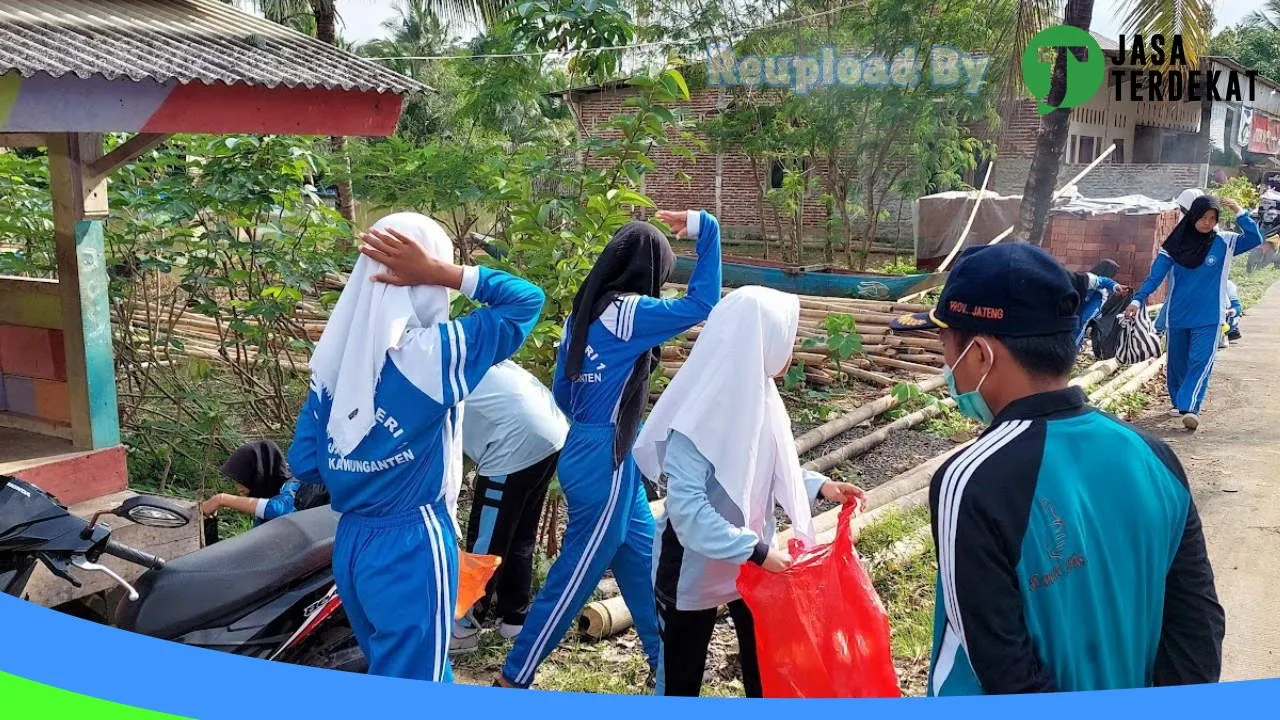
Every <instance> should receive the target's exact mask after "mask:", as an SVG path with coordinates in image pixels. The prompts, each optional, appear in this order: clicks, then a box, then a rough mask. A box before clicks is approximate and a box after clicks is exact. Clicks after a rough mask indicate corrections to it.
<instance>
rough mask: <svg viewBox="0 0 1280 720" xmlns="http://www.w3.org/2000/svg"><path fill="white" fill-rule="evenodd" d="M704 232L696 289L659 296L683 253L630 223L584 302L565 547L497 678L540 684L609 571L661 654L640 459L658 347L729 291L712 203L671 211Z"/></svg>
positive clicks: (575, 345) (577, 312)
mask: <svg viewBox="0 0 1280 720" xmlns="http://www.w3.org/2000/svg"><path fill="white" fill-rule="evenodd" d="M658 218H659V219H660V220H661V221H663V222H664V223H666V224H667V225H668V226H670V227H671V228H672V229H673V230H675V231H676V233H677V234H678V235H688V236H690V237H696V238H697V245H696V246H695V250H696V251H697V254H698V262H697V265H696V266H695V267H694V270H693V273H692V276H691V277H690V279H689V290H688V293H687V294H686V295H685V296H684V297H682V298H680V299H678V300H664V299H661V298H660V294H661V289H662V286H663V284H664V283H665V282H666V280H667V277H668V276H669V275H670V273H671V268H672V265H673V264H674V262H675V256H674V255H673V254H672V252H671V246H670V244H669V243H668V242H667V239H666V237H664V236H663V235H662V233H661V232H659V231H658V229H657V228H655V227H654V226H652V225H650V224H648V223H643V222H630V223H627V224H626V225H624V226H622V228H621V229H620V230H618V232H617V233H615V234H614V236H613V239H612V240H610V241H609V244H608V245H607V246H606V247H605V249H604V251H603V252H602V253H601V254H600V257H599V259H598V260H596V264H595V266H594V267H593V268H592V269H591V273H590V274H589V275H588V276H587V279H586V281H584V282H583V284H582V287H581V288H579V290H578V294H577V296H576V297H575V298H574V300H573V312H572V313H571V314H570V316H569V319H568V321H567V322H566V323H565V336H564V338H563V340H562V341H561V345H560V355H559V358H558V359H557V362H556V372H555V380H554V382H553V383H552V387H551V389H552V392H553V393H554V395H555V398H556V402H557V403H558V404H559V405H560V407H561V409H563V410H564V412H565V415H567V416H568V417H569V422H570V428H569V437H568V439H567V440H566V441H565V446H564V449H563V450H562V451H561V452H560V465H559V467H558V470H557V473H558V476H559V478H560V487H561V488H562V489H563V490H564V496H565V502H566V504H567V506H568V510H569V524H568V527H567V528H566V529H565V535H564V543H563V545H562V546H561V551H560V555H559V556H558V557H557V558H556V561H555V564H553V565H552V566H551V571H550V572H549V573H548V574H547V581H546V583H545V584H544V585H543V586H542V589H541V590H539V591H538V595H537V597H536V598H535V599H534V601H533V607H532V608H530V610H529V615H528V617H527V618H526V619H525V623H524V629H523V630H522V631H521V632H520V635H519V637H517V638H516V643H515V647H513V648H512V649H511V654H510V655H508V656H507V661H506V664H505V665H504V666H503V668H502V673H501V675H500V677H499V679H498V681H497V682H498V684H500V685H505V686H510V687H522V688H524V687H529V685H530V684H532V683H533V679H534V674H535V673H536V672H537V669H538V665H539V664H540V663H541V662H542V661H543V659H544V658H546V657H547V655H548V654H549V653H550V652H551V651H552V650H553V649H554V648H555V647H556V645H557V644H558V643H559V642H560V638H561V637H562V636H563V635H564V633H565V631H566V630H568V628H569V625H570V624H571V623H573V622H574V621H575V620H576V618H577V617H578V612H579V610H580V609H581V608H582V605H583V604H584V603H585V602H586V601H587V598H588V597H590V595H591V593H592V591H594V590H595V587H596V584H597V583H598V582H599V581H600V578H601V576H602V575H603V574H604V571H605V570H606V569H609V570H612V571H613V575H614V577H615V578H616V579H617V581H618V588H619V589H620V590H621V591H622V597H623V599H624V600H625V601H626V603H627V607H628V608H629V609H630V611H631V617H632V619H633V620H634V621H635V625H636V631H637V632H638V633H639V635H640V639H641V641H642V642H643V643H644V650H645V655H646V656H647V657H648V660H649V666H650V668H651V669H653V670H654V671H655V672H654V675H653V677H654V680H655V681H656V669H657V665H658V659H659V646H660V640H659V637H658V618H657V608H656V606H655V604H654V596H653V562H652V557H651V553H652V548H653V533H654V527H653V514H652V513H651V512H650V510H649V503H648V498H647V497H646V495H645V490H644V485H643V483H642V481H641V478H640V473H639V471H637V470H636V466H635V462H634V461H633V460H632V458H631V445H632V443H633V442H634V441H635V437H636V432H637V430H638V429H639V426H640V415H641V413H642V412H643V411H644V408H645V405H646V404H647V402H648V398H649V378H650V374H651V372H652V371H653V369H654V368H655V367H658V361H659V359H660V358H661V352H660V348H659V345H661V343H663V342H665V341H667V340H669V339H671V338H672V337H675V336H676V335H679V334H680V333H682V332H684V331H685V330H688V329H689V328H691V327H693V326H694V325H697V324H698V323H700V322H702V321H703V320H705V319H706V317H707V314H708V313H710V312H711V308H712V307H714V306H715V304H716V302H718V301H719V300H720V227H719V224H718V223H717V222H716V219H715V218H714V217H712V216H711V215H710V214H708V213H706V212H695V211H689V212H688V213H684V212H679V213H677V212H662V213H659V214H658Z"/></svg>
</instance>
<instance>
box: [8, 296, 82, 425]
mask: <svg viewBox="0 0 1280 720" xmlns="http://www.w3.org/2000/svg"><path fill="white" fill-rule="evenodd" d="M61 327H62V318H61V303H60V300H59V297H58V284H57V283H56V282H53V281H50V280H30V279H25V278H0V413H7V414H10V415H16V416H22V417H26V418H35V419H39V420H43V421H45V422H47V423H52V424H54V425H57V426H61V427H70V424H71V403H70V400H69V398H68V394H67V356H66V348H65V346H64V342H63V336H62V330H61Z"/></svg>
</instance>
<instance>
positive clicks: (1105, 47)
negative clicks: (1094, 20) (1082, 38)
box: [1089, 30, 1120, 53]
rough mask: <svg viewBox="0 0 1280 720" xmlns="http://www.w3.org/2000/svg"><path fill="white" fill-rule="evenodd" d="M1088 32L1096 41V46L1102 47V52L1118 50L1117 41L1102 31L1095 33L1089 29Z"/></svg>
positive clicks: (1118, 44)
mask: <svg viewBox="0 0 1280 720" xmlns="http://www.w3.org/2000/svg"><path fill="white" fill-rule="evenodd" d="M1089 34H1090V35H1092V36H1093V39H1094V40H1097V41H1098V47H1100V48H1102V51H1103V52H1109V53H1110V52H1120V43H1119V42H1117V41H1115V40H1112V39H1111V38H1109V37H1107V36H1106V35H1103V34H1102V33H1096V32H1094V31H1092V30H1090V31H1089Z"/></svg>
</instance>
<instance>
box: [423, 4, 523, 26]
mask: <svg viewBox="0 0 1280 720" xmlns="http://www.w3.org/2000/svg"><path fill="white" fill-rule="evenodd" d="M508 4H509V0H404V1H403V4H402V5H401V17H402V18H404V17H405V14H404V6H405V5H409V6H413V7H414V8H415V9H417V7H419V6H420V7H421V8H422V9H424V10H426V11H428V12H429V13H430V14H431V15H433V16H435V17H438V18H440V19H441V20H443V21H444V22H445V23H450V24H451V23H456V22H462V23H471V24H473V25H476V26H478V27H480V28H482V29H483V28H487V27H493V26H494V25H497V24H498V20H499V19H500V18H501V17H502V11H503V10H505V9H506V7H507V5H508Z"/></svg>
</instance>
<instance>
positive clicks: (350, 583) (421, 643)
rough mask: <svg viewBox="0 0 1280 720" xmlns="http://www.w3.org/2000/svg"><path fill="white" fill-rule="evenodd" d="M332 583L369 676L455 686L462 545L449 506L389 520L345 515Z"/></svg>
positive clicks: (428, 507) (335, 550)
mask: <svg viewBox="0 0 1280 720" xmlns="http://www.w3.org/2000/svg"><path fill="white" fill-rule="evenodd" d="M333 577H334V580H335V581H336V582H337V585H338V596H339V597H340V598H342V606H343V609H345V610H346V613H347V619H348V620H349V621H350V622H351V629H352V630H353V631H354V632H355V635H356V640H357V641H358V642H359V643H360V649H361V650H363V651H364V654H365V657H367V658H368V659H369V674H370V675H381V676H384V677H398V678H409V679H414V680H432V681H435V682H453V670H452V668H450V666H449V637H450V633H451V631H452V629H453V611H454V605H455V604H456V602H457V592H458V539H457V535H456V533H455V531H454V527H453V521H452V520H451V519H450V518H449V513H448V511H447V510H446V509H445V507H444V504H443V503H438V504H435V505H424V506H423V507H420V508H415V509H413V510H410V511H407V512H403V513H399V514H397V515H391V516H388V517H365V516H358V515H353V514H350V513H348V514H345V515H343V516H342V519H341V520H340V521H339V522H338V534H337V537H336V538H335V539H334V545H333Z"/></svg>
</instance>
